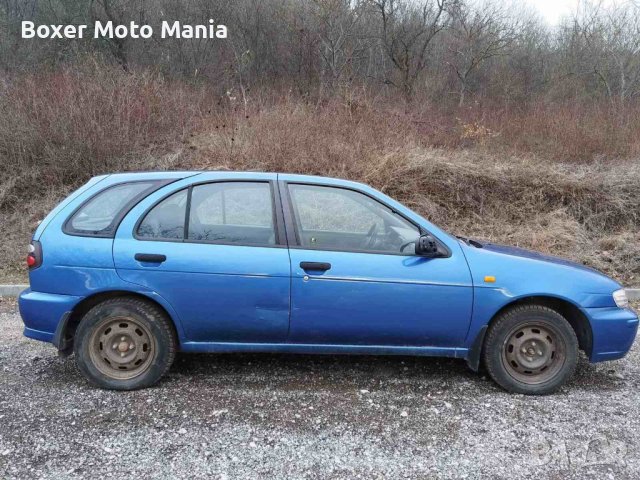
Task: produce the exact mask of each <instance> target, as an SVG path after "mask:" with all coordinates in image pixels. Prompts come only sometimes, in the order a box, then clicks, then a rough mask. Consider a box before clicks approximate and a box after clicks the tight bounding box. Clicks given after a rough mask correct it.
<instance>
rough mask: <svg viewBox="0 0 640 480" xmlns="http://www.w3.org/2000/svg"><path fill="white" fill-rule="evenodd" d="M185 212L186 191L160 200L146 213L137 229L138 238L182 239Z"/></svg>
mask: <svg viewBox="0 0 640 480" xmlns="http://www.w3.org/2000/svg"><path fill="white" fill-rule="evenodd" d="M186 212H187V190H181V191H179V192H177V193H174V194H173V195H171V196H169V197H167V198H165V199H164V200H162V201H161V202H160V203H158V204H157V205H156V206H155V207H153V208H152V209H151V210H150V211H149V213H147V215H146V216H145V217H144V220H142V222H141V223H140V226H139V227H138V232H137V233H138V238H141V239H155V240H182V239H184V222H185V217H186Z"/></svg>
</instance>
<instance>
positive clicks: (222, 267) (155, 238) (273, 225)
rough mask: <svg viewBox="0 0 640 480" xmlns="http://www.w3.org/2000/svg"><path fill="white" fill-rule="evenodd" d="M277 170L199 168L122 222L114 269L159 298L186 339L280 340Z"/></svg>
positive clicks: (283, 304)
mask: <svg viewBox="0 0 640 480" xmlns="http://www.w3.org/2000/svg"><path fill="white" fill-rule="evenodd" d="M275 179H276V177H275V175H271V174H244V175H243V174H220V173H216V174H202V175H200V176H198V177H194V179H190V181H188V182H185V181H183V182H179V183H176V184H173V185H171V186H170V187H166V188H164V189H162V190H160V191H159V192H156V193H155V194H153V195H151V196H150V197H149V198H147V199H146V200H145V201H143V202H142V203H141V204H140V205H138V206H136V207H135V208H134V209H133V210H132V211H131V212H130V214H129V215H128V216H127V217H126V218H125V220H124V221H123V222H122V224H121V225H120V228H119V229H118V232H117V235H116V238H115V241H114V247H113V254H114V260H115V265H116V269H117V272H118V275H120V277H121V278H123V279H124V280H126V281H129V282H132V283H135V284H139V285H143V286H145V287H147V288H150V289H151V290H153V291H155V292H157V293H158V294H159V295H161V296H162V297H164V298H165V300H167V301H168V302H169V303H170V304H171V305H172V306H173V308H174V309H175V310H176V312H177V313H178V315H179V317H180V321H181V324H182V327H183V330H184V336H185V337H186V338H185V339H183V340H185V341H188V342H240V343H255V342H283V341H285V340H286V338H287V332H288V328H289V290H290V278H289V276H290V265H289V255H288V251H287V247H286V240H285V238H284V235H283V233H282V232H283V228H282V213H281V208H280V207H279V200H278V197H277V188H276V187H275ZM194 181H197V183H192V182H194ZM276 205H278V208H276Z"/></svg>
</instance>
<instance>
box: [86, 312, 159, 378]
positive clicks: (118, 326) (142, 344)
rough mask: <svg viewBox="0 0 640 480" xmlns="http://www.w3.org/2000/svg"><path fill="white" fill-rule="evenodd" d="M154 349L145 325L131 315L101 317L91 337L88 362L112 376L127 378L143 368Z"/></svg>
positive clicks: (134, 375) (148, 361)
mask: <svg viewBox="0 0 640 480" xmlns="http://www.w3.org/2000/svg"><path fill="white" fill-rule="evenodd" d="M155 350H156V348H155V342H154V340H153V337H152V336H151V334H150V333H149V331H148V330H147V328H146V327H145V326H144V325H142V324H140V323H139V322H137V321H136V320H134V319H132V318H124V317H122V318H108V319H105V320H104V321H103V322H101V323H100V324H99V325H98V326H97V327H96V329H95V330H94V332H93V334H92V336H91V342H90V356H91V361H92V362H93V364H94V365H95V367H96V368H97V369H98V370H100V372H101V373H103V374H104V375H107V376H109V377H111V378H113V379H118V380H128V379H131V378H133V377H136V376H138V375H140V374H141V373H143V372H144V371H146V370H147V369H148V368H149V366H150V365H151V362H152V360H153V357H154V353H155Z"/></svg>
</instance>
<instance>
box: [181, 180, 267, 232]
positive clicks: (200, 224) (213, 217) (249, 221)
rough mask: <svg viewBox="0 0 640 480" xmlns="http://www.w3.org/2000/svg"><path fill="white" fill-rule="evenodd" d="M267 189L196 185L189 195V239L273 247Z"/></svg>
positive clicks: (251, 185)
mask: <svg viewBox="0 0 640 480" xmlns="http://www.w3.org/2000/svg"><path fill="white" fill-rule="evenodd" d="M273 218H274V215H273V202H272V196H271V186H270V185H269V184H268V183H259V182H218V183H210V184H206V185H196V186H195V187H193V191H192V193H191V206H190V209H189V237H188V238H189V240H192V241H204V242H214V243H230V244H234V243H236V244H248V245H275V244H276V234H275V226H274V220H273Z"/></svg>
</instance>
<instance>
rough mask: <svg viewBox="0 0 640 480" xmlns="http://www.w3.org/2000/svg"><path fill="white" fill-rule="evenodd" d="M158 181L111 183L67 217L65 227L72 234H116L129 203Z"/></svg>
mask: <svg viewBox="0 0 640 480" xmlns="http://www.w3.org/2000/svg"><path fill="white" fill-rule="evenodd" d="M157 185H158V182H133V183H123V184H120V185H114V186H112V187H109V188H107V189H105V190H103V191H102V192H100V193H98V194H97V195H95V196H94V197H93V198H91V199H90V200H89V201H88V202H86V203H85V204H84V205H82V207H80V209H79V210H78V211H77V212H75V213H74V214H73V216H72V217H71V218H70V219H69V220H67V222H66V223H65V227H64V230H65V232H67V233H71V234H80V235H94V236H113V233H114V232H115V228H116V226H117V223H118V220H119V217H120V218H121V216H122V214H123V212H124V210H125V207H126V206H127V205H129V204H130V203H132V202H134V201H135V200H136V199H140V198H142V197H143V196H144V195H145V194H147V193H150V192H151V191H152V190H153V189H154V188H156V187H157ZM124 213H126V212H124Z"/></svg>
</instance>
